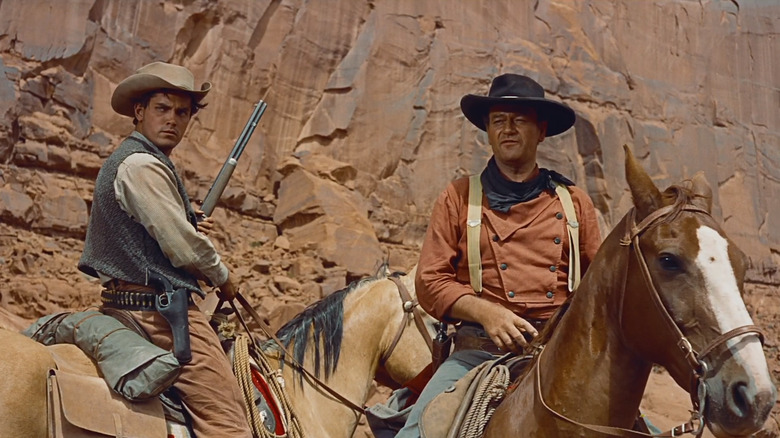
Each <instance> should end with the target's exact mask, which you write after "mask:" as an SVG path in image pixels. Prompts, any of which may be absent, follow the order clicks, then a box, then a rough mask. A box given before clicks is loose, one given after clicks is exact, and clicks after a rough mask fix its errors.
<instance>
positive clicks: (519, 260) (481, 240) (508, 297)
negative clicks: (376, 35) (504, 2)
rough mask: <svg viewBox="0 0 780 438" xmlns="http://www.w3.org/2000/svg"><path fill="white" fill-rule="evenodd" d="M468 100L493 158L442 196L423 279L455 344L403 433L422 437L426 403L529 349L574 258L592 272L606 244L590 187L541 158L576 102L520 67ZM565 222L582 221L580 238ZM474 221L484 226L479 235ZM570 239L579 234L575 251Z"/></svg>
mask: <svg viewBox="0 0 780 438" xmlns="http://www.w3.org/2000/svg"><path fill="white" fill-rule="evenodd" d="M460 105H461V109H462V111H463V114H464V115H465V116H466V118H467V119H468V120H469V121H470V122H471V123H472V124H474V125H475V126H476V127H477V128H479V129H480V130H483V131H486V132H487V138H488V141H489V143H490V146H491V147H492V149H493V157H492V158H491V159H490V160H489V162H488V164H487V167H486V168H485V169H484V170H483V171H482V173H481V174H480V175H478V176H474V177H472V178H461V179H458V180H455V181H453V182H451V183H450V184H449V186H448V187H447V188H446V190H444V192H442V194H441V195H440V196H439V198H438V199H437V200H436V202H435V204H434V207H433V211H432V213H431V218H430V223H429V226H428V231H427V234H426V236H425V240H424V241H423V246H422V251H421V253H420V261H419V264H418V268H417V276H416V278H415V286H416V290H417V297H418V299H419V301H420V304H421V305H422V307H423V308H424V309H425V310H426V311H427V312H428V313H430V314H431V315H433V316H434V317H436V318H438V319H439V320H441V321H445V322H449V323H456V324H457V333H456V335H455V348H454V353H453V354H452V355H451V356H450V357H449V358H448V359H447V360H446V361H445V362H444V363H443V364H442V365H441V366H440V367H439V369H438V370H437V371H436V373H435V374H434V376H433V378H432V379H431V381H430V382H429V383H428V384H427V385H426V387H425V389H424V390H423V391H422V393H421V394H420V396H419V398H418V401H417V403H416V404H415V405H414V407H413V408H412V410H411V413H410V415H409V417H408V420H407V422H406V425H405V426H404V428H403V429H402V430H401V431H400V433H399V434H398V435H397V437H398V438H408V437H419V436H420V431H419V428H418V422H419V419H420V415H421V414H422V410H423V409H424V408H425V406H426V405H427V404H428V403H429V402H430V401H431V400H432V399H433V397H434V396H436V395H437V394H439V393H441V392H443V391H444V390H445V389H446V388H448V387H450V386H451V385H452V384H453V383H454V382H456V381H457V380H458V379H460V378H461V377H463V376H464V375H465V374H466V373H467V372H468V371H469V370H471V369H472V368H474V367H476V366H477V365H479V364H480V363H482V362H484V361H486V360H490V359H493V358H495V355H500V354H503V353H506V352H510V351H512V352H519V351H521V350H522V348H523V347H524V346H526V345H527V344H528V339H531V338H532V337H534V336H536V335H537V334H538V332H539V330H541V328H542V327H543V325H544V323H545V322H546V320H547V319H548V318H549V317H550V316H551V315H552V313H553V312H554V311H555V310H556V309H557V308H558V307H559V306H560V305H561V304H563V302H564V301H565V300H566V298H567V296H568V295H569V294H570V293H571V291H572V289H573V287H570V284H569V280H570V274H572V275H573V274H574V273H573V272H570V268H572V269H571V270H572V271H573V270H574V268H573V267H572V265H574V264H575V263H574V262H573V261H572V260H570V259H572V258H576V259H579V271H580V272H582V273H584V271H585V270H586V269H587V267H588V265H589V264H590V261H591V260H592V259H593V257H594V256H595V254H596V250H597V249H598V247H599V245H600V242H601V238H600V235H599V228H598V223H597V219H596V212H595V209H594V207H593V202H592V201H591V199H590V198H589V197H588V195H587V194H586V193H585V192H584V191H583V190H581V189H579V188H577V187H576V186H574V183H572V182H571V181H569V180H568V179H567V178H565V177H564V176H562V175H560V174H558V173H556V172H554V171H552V170H548V169H544V168H540V167H539V166H538V164H537V162H536V155H537V148H538V147H539V143H541V142H542V141H543V140H544V139H545V138H546V137H550V136H554V135H558V134H561V133H563V132H565V131H566V130H568V129H569V128H571V127H572V126H573V125H574V122H575V114H574V111H573V110H572V109H571V108H569V107H568V106H566V105H564V104H562V103H559V102H556V101H553V100H549V99H546V98H545V97H544V89H543V88H542V86H541V85H539V84H538V83H537V82H535V81H534V80H532V79H531V78H529V77H526V76H522V75H517V74H502V75H500V76H498V77H496V78H495V79H493V81H492V84H491V86H490V91H489V92H488V95H487V96H480V95H473V94H468V95H466V96H464V97H463V99H461V102H460ZM470 186H471V187H473V188H475V190H476V191H475V192H474V193H475V194H474V195H473V196H472V198H471V199H470V197H469V189H470ZM479 186H481V187H479ZM480 188H481V190H480ZM562 197H564V198H566V199H562ZM470 205H473V206H474V207H473V208H472V215H469V206H470ZM567 205H572V206H573V213H572V212H571V210H569V212H568V213H567V212H566V211H565V210H567ZM572 215H576V219H575V218H572V217H569V216H572ZM567 222H568V223H575V222H577V223H578V227H577V235H576V237H574V238H570V232H569V229H568V228H569V227H568V226H567ZM469 228H473V229H474V230H476V231H475V232H474V234H472V236H471V237H469V231H468V229H469ZM571 240H575V242H576V240H579V244H578V245H577V244H576V243H575V244H574V245H576V246H578V247H575V248H572V249H573V251H570V246H571V245H572V242H571ZM469 241H471V245H472V246H471V251H475V252H470V249H469ZM473 259H476V260H473ZM470 265H471V266H470Z"/></svg>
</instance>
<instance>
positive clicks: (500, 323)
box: [480, 303, 539, 353]
mask: <svg viewBox="0 0 780 438" xmlns="http://www.w3.org/2000/svg"><path fill="white" fill-rule="evenodd" d="M491 304H492V303H491ZM491 307H493V309H491V311H490V314H489V315H486V316H485V318H482V321H480V324H482V327H484V329H485V332H486V333H487V334H488V336H489V337H490V339H491V340H492V341H493V343H494V344H496V347H498V348H500V349H501V350H502V351H511V352H513V353H522V352H523V348H524V347H527V346H528V342H529V340H530V339H533V338H534V337H536V335H538V334H539V333H538V332H537V331H536V328H534V326H533V325H531V323H529V322H528V321H526V320H524V319H523V318H521V317H519V316H517V315H515V314H514V313H513V312H512V311H510V310H508V309H506V308H504V307H502V306H500V305H497V304H493V305H492V306H491ZM526 336H527V338H526Z"/></svg>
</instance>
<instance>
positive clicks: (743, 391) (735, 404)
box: [728, 382, 753, 418]
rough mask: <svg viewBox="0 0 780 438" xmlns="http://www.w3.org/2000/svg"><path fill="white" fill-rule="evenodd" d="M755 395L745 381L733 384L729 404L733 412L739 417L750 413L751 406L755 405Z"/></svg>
mask: <svg viewBox="0 0 780 438" xmlns="http://www.w3.org/2000/svg"><path fill="white" fill-rule="evenodd" d="M752 400H753V397H752V395H751V393H750V391H749V390H748V385H747V383H745V382H736V383H733V384H732V385H731V397H729V400H728V404H729V409H730V410H731V412H732V413H733V414H734V415H735V416H737V417H738V418H745V417H747V416H749V415H750V407H751V406H753V402H752Z"/></svg>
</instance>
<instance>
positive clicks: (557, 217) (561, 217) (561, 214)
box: [555, 212, 563, 219]
mask: <svg viewBox="0 0 780 438" xmlns="http://www.w3.org/2000/svg"><path fill="white" fill-rule="evenodd" d="M555 218H556V219H563V213H561V212H558V213H555Z"/></svg>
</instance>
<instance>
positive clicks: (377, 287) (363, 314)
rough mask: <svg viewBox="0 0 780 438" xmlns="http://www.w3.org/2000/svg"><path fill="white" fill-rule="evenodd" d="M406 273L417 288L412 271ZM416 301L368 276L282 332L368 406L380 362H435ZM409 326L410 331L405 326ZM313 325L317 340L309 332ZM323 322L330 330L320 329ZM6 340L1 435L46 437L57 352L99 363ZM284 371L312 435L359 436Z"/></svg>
mask: <svg viewBox="0 0 780 438" xmlns="http://www.w3.org/2000/svg"><path fill="white" fill-rule="evenodd" d="M400 279H401V282H402V283H403V284H405V285H406V287H407V289H408V290H409V291H412V292H411V293H412V294H413V293H414V287H413V282H414V275H413V273H412V274H411V275H407V276H402V277H401V278H400ZM411 303H412V305H410V303H409V301H408V300H405V301H404V302H402V300H400V299H399V289H398V287H397V286H396V284H394V283H393V282H392V281H391V280H390V279H387V278H379V279H365V280H362V281H360V282H357V283H353V284H352V285H350V286H349V287H347V288H345V289H343V290H341V291H339V292H335V293H333V294H332V295H330V296H328V297H327V298H325V299H323V300H321V301H319V302H317V303H315V304H314V305H312V306H310V307H309V308H307V309H306V310H305V311H304V312H302V313H301V314H300V315H299V316H297V317H296V318H294V319H293V320H292V321H290V322H289V323H288V324H287V325H286V326H285V327H283V328H282V329H281V330H280V331H279V336H280V337H281V339H282V340H283V341H286V340H293V341H294V342H293V350H294V353H293V354H295V355H296V356H298V353H299V352H301V353H302V352H306V353H308V355H307V356H306V357H305V360H304V358H303V356H298V360H299V362H301V363H302V364H303V366H305V367H306V368H307V369H309V370H311V371H312V372H315V370H316V369H318V368H319V367H320V365H322V366H324V367H325V368H324V370H325V371H326V372H325V376H323V378H322V379H321V381H322V382H323V383H324V384H326V385H327V386H328V387H329V388H330V389H331V390H333V391H336V392H337V393H338V394H340V395H341V396H342V397H343V398H345V399H346V400H348V401H350V402H351V403H353V404H356V405H358V406H363V404H364V403H365V401H366V399H367V398H368V395H369V389H370V387H371V382H372V380H373V378H374V375H375V373H376V371H377V369H378V367H380V366H382V367H384V369H385V370H386V372H387V374H388V375H389V376H390V377H391V378H392V379H394V380H395V381H396V382H398V383H405V382H406V381H408V380H411V379H412V378H413V377H415V376H416V375H417V374H418V373H419V372H420V371H421V370H422V369H423V368H424V367H425V366H426V365H428V364H429V363H430V361H431V353H430V350H429V349H428V347H427V346H426V342H425V340H424V339H423V336H422V335H421V333H420V332H419V331H418V328H417V327H415V323H414V322H413V321H412V318H411V317H410V315H411V313H410V310H411V308H412V307H413V305H414V304H416V301H415V300H414V299H412V300H411ZM425 319H426V321H425V326H426V328H427V330H428V331H429V333H428V334H429V335H430V334H432V333H433V327H432V322H433V319H432V318H431V317H430V316H427V315H425ZM320 324H324V325H322V326H320ZM409 326H411V329H408V330H404V328H407V327H409ZM310 327H311V328H312V330H311V332H312V333H314V336H313V338H314V342H312V340H311V339H310V338H307V336H306V333H307V332H309V328H310ZM320 327H324V328H325V330H324V331H320ZM396 337H398V340H396ZM301 340H303V342H302V341H301ZM0 345H2V346H3V356H2V358H0V375H2V376H4V377H3V378H2V379H0V437H14V438H26V437H30V438H33V437H35V438H38V437H42V436H46V434H47V429H46V427H47V424H46V375H47V371H48V370H49V369H50V368H53V367H54V360H53V357H52V351H54V352H56V354H58V355H60V356H66V357H69V358H72V359H74V360H76V361H78V362H80V363H81V364H83V369H84V371H86V372H91V373H92V374H93V375H97V374H96V369H95V367H94V365H93V364H92V363H91V361H90V360H89V359H88V357H87V356H86V355H84V354H83V353H82V352H81V350H79V349H78V347H76V346H73V345H66V344H62V345H54V346H51V347H44V346H43V345H41V344H38V343H37V342H35V341H33V340H31V339H29V338H27V337H25V336H23V335H21V334H18V333H14V332H11V331H8V330H3V329H0ZM301 346H304V347H305V348H300V347H301ZM296 347H297V348H296ZM391 348H392V349H393V350H392V351H390V349H391ZM267 350H268V351H267V353H268V354H269V356H270V357H269V362H271V363H272V364H273V365H274V366H281V365H280V362H279V360H278V350H277V351H274V349H273V348H267ZM321 356H324V360H323V361H322V362H320V361H319V358H320V357H321ZM315 364H316V365H317V366H316V367H315ZM283 373H284V374H283V375H284V378H285V381H286V382H287V384H286V388H287V397H288V398H289V399H290V401H291V404H292V407H293V409H294V411H295V413H296V414H297V416H298V420H299V424H301V425H302V427H303V429H304V432H305V433H306V436H309V437H345V438H348V437H351V436H352V433H353V432H354V429H355V428H356V426H357V422H358V419H359V414H357V413H356V412H354V411H353V410H351V409H350V408H349V407H347V406H345V405H344V404H343V403H342V402H340V401H339V400H337V399H336V398H334V397H333V396H331V395H330V393H329V392H327V391H325V390H323V388H321V387H320V386H319V385H320V384H319V383H317V382H312V381H311V380H310V379H308V378H306V377H304V378H303V379H299V378H298V376H297V375H296V374H295V373H296V371H294V370H293V369H292V367H291V366H283Z"/></svg>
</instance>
